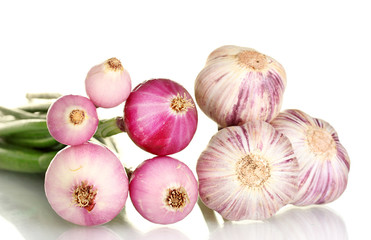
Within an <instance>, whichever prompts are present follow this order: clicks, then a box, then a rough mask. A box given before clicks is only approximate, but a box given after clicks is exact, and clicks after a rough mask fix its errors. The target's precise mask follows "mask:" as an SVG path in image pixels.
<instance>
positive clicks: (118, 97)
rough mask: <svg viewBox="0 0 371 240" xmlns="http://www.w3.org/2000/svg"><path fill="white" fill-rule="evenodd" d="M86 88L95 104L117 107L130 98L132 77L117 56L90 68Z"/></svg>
mask: <svg viewBox="0 0 371 240" xmlns="http://www.w3.org/2000/svg"><path fill="white" fill-rule="evenodd" d="M85 90H86V94H87V95H88V96H89V98H90V100H91V101H92V102H93V103H94V104H95V106H97V107H102V108H112V107H116V106H118V105H119V104H121V103H123V102H124V101H125V100H126V99H127V98H128V96H129V94H130V92H131V78H130V75H129V72H128V71H127V70H126V69H125V68H124V67H123V66H122V64H121V62H120V61H119V60H118V59H117V58H110V59H107V60H106V61H104V62H103V63H101V64H98V65H96V66H94V67H92V68H91V69H90V70H89V72H88V74H87V76H86V79H85Z"/></svg>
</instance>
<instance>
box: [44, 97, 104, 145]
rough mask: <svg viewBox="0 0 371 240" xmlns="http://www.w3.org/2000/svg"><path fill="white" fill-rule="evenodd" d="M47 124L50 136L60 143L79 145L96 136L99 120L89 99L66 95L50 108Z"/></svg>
mask: <svg viewBox="0 0 371 240" xmlns="http://www.w3.org/2000/svg"><path fill="white" fill-rule="evenodd" d="M46 123H47V126H48V130H49V132H50V135H52V137H54V138H55V139H56V140H57V141H58V142H60V143H63V144H65V145H78V144H82V143H84V142H86V141H88V140H89V139H90V138H91V137H92V136H93V135H94V133H95V131H96V130H97V128H98V123H99V119H98V115H97V110H96V108H95V106H94V104H93V103H92V102H91V101H90V100H89V99H88V98H86V97H83V96H79V95H65V96H62V97H60V98H58V99H57V100H56V101H55V102H54V103H53V104H52V105H51V106H50V108H49V110H48V113H47V116H46Z"/></svg>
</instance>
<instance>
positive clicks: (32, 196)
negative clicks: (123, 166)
mask: <svg viewBox="0 0 371 240" xmlns="http://www.w3.org/2000/svg"><path fill="white" fill-rule="evenodd" d="M43 181H44V178H43V176H42V175H29V174H19V173H12V172H7V171H1V170H0V231H1V232H2V233H4V232H7V230H8V231H11V230H9V229H3V226H6V224H4V223H8V224H11V225H13V226H14V227H15V228H14V229H16V231H17V233H19V234H17V236H22V238H14V237H13V238H12V236H11V235H10V237H9V238H7V239H26V240H33V239H38V240H40V239H58V240H64V239H68V240H73V239H79V240H84V239H89V240H94V239H108V240H110V239H113V240H116V239H162V240H164V239H178V240H187V239H193V238H194V237H192V238H191V237H190V235H192V234H189V233H187V232H185V231H182V229H175V228H173V226H171V225H169V226H161V225H157V224H153V228H152V229H149V230H147V231H142V230H140V229H141V226H140V225H138V224H137V225H135V224H133V221H129V217H128V216H127V214H126V213H125V209H124V210H123V212H122V213H120V214H119V215H118V216H117V217H116V218H115V219H113V220H112V221H111V222H109V223H107V224H104V225H102V226H94V227H82V226H77V225H74V224H71V223H69V222H66V221H64V220H63V219H62V218H60V217H59V216H58V215H57V214H55V212H54V211H53V210H52V209H51V207H50V206H49V204H48V201H47V199H46V197H45V194H44V188H43ZM128 201H130V199H128ZM195 208H197V207H195ZM195 210H198V209H195ZM203 213H204V214H206V215H205V218H206V219H207V226H208V228H209V229H203V228H205V226H206V225H202V224H200V222H201V221H202V219H198V218H197V219H195V221H194V231H195V232H197V231H200V232H202V231H206V232H208V234H206V236H207V235H209V237H208V239H213V240H214V239H215V240H219V239H220V240H222V239H263V240H265V239H275V240H277V239H278V240H279V239H285V240H286V239H300V240H309V239H313V240H314V239H316V240H330V239H331V240H333V239H337V240H343V239H344V240H346V239H348V234H347V230H346V226H345V224H344V221H343V220H342V219H341V218H340V217H339V216H338V215H337V214H335V213H334V212H333V211H332V210H330V209H329V208H327V207H324V206H314V207H309V208H297V207H288V208H287V209H286V210H284V211H282V212H280V213H279V214H277V215H276V216H274V217H272V218H271V219H269V220H267V221H259V222H258V221H241V222H228V221H225V222H224V221H222V220H221V219H220V218H219V216H218V215H217V214H215V213H214V212H213V211H210V210H209V211H204V212H203ZM201 218H202V217H201ZM2 219H3V221H2ZM2 224H3V226H1V225H2ZM9 234H12V232H10V233H9ZM13 234H14V232H13ZM15 235H16V234H14V236H15ZM3 236H4V235H3Z"/></svg>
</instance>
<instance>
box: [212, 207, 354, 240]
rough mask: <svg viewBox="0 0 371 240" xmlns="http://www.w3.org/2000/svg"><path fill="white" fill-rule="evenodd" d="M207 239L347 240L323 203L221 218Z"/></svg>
mask: <svg viewBox="0 0 371 240" xmlns="http://www.w3.org/2000/svg"><path fill="white" fill-rule="evenodd" d="M213 228H214V230H211V233H210V239H213V240H221V239H238V238H242V237H243V238H244V239H261V240H265V239H275V240H280V239H282V240H291V239H293V240H294V239H295V240H296V239H300V240H333V239H336V240H346V239H348V234H347V231H346V227H345V224H344V222H343V220H342V219H341V218H340V217H339V216H338V215H336V214H335V213H334V212H333V211H331V210H330V209H328V208H326V207H324V206H313V207H308V208H297V207H290V208H289V209H288V210H286V211H285V212H282V213H279V214H277V215H276V216H274V217H272V218H270V219H268V220H266V221H264V222H260V221H259V222H258V221H256V222H255V221H254V222H253V221H246V222H238V223H237V222H224V223H223V224H222V225H221V226H220V227H216V228H215V225H214V227H213Z"/></svg>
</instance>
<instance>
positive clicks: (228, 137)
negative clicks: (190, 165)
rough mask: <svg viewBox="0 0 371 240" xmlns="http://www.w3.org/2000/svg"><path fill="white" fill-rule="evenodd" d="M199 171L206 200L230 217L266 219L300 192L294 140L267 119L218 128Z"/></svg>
mask: <svg viewBox="0 0 371 240" xmlns="http://www.w3.org/2000/svg"><path fill="white" fill-rule="evenodd" d="M196 171H197V175H198V179H199V193H200V197H201V200H202V201H203V202H204V203H205V205H206V206H207V207H209V208H211V209H213V210H215V211H217V212H218V213H220V214H221V215H222V216H223V217H224V218H226V219H228V220H245V219H255V220H257V219H267V218H269V217H271V216H273V215H274V214H275V213H276V212H277V211H278V210H279V209H280V208H281V207H283V206H285V205H286V204H288V203H289V202H291V201H292V197H293V196H294V195H295V193H296V192H297V171H298V163H297V160H296V158H295V156H294V152H293V149H292V146H291V143H290V141H289V140H288V138H287V137H285V136H284V135H283V134H280V133H279V132H278V131H276V130H275V129H274V128H273V127H272V126H271V125H270V124H269V123H266V122H263V121H255V122H248V123H246V124H244V125H241V126H232V127H227V128H224V129H222V130H220V131H219V132H217V133H216V134H215V135H214V136H213V137H212V138H211V140H210V142H209V144H208V146H207V148H206V149H205V150H204V151H203V152H202V153H201V155H200V157H199V159H198V162H197V167H196Z"/></svg>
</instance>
